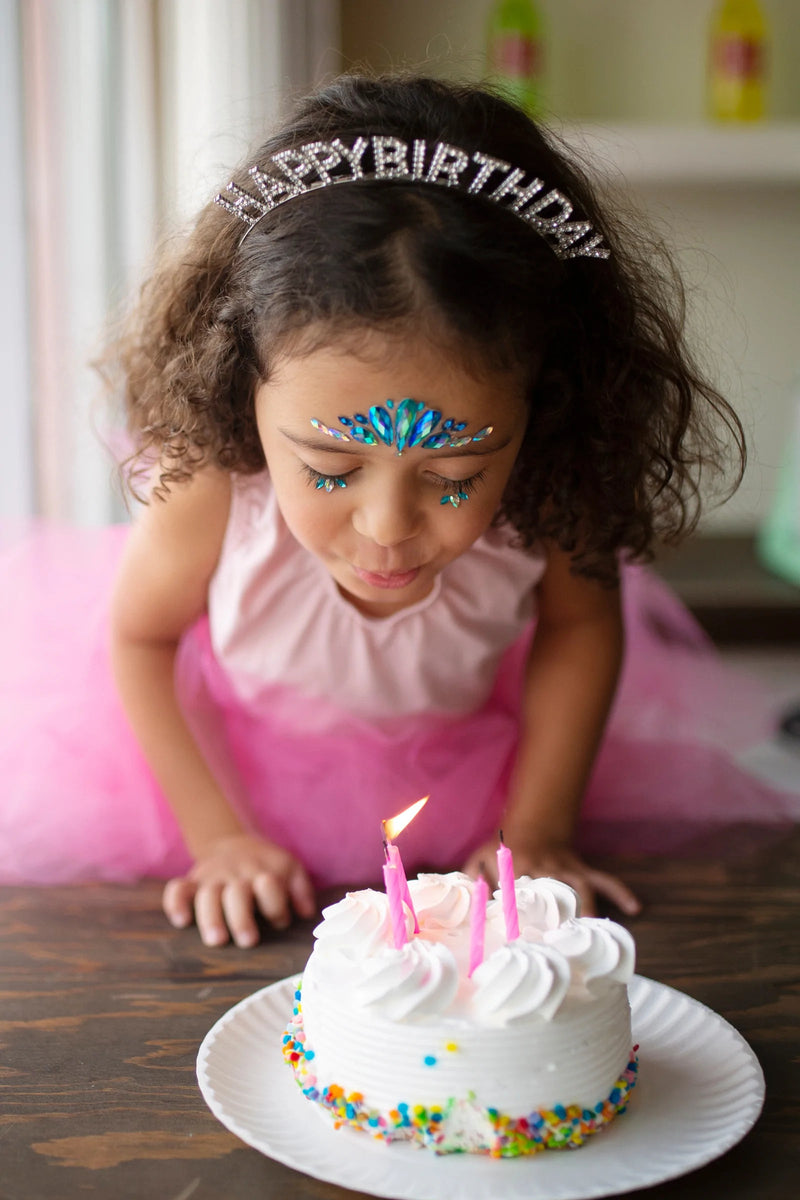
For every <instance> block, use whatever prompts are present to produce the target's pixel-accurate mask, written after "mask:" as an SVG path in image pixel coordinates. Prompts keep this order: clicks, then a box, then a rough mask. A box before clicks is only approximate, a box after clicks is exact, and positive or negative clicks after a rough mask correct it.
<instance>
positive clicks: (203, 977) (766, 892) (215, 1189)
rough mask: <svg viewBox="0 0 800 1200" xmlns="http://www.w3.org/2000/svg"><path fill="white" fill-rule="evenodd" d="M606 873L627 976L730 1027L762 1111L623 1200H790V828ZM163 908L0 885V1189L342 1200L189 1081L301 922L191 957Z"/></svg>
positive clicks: (67, 1199)
mask: <svg viewBox="0 0 800 1200" xmlns="http://www.w3.org/2000/svg"><path fill="white" fill-rule="evenodd" d="M697 849H698V848H697V847H695V851H697ZM721 849H724V854H722V853H721V852H720V851H721ZM606 865H607V866H609V867H610V868H612V869H614V870H617V871H618V872H619V873H620V874H622V875H623V876H624V877H625V878H626V879H627V880H628V881H629V882H630V883H631V884H632V885H633V886H634V887H635V888H636V889H637V891H638V892H639V894H640V896H641V897H642V899H643V900H644V901H645V906H646V907H645V911H644V913H643V915H642V916H641V917H639V918H637V919H636V920H635V921H633V922H630V926H631V928H632V929H633V931H634V933H635V936H636V940H637V945H638V951H639V964H638V969H639V971H640V972H641V974H643V975H647V976H649V977H650V978H653V979H657V980H660V981H661V982H663V983H668V984H671V985H672V986H674V987H676V988H679V989H680V990H681V991H685V992H687V993H688V994H689V995H691V996H693V997H695V998H696V999H698V1000H700V1001H702V1002H703V1003H705V1004H707V1005H709V1006H710V1007H711V1008H713V1009H715V1010H716V1011H717V1012H719V1013H721V1014H722V1015H723V1016H724V1017H725V1018H726V1019H727V1020H729V1021H731V1022H732V1023H733V1024H734V1025H735V1026H736V1027H737V1028H738V1029H739V1030H740V1031H741V1033H742V1034H743V1035H744V1036H745V1037H746V1038H747V1040H748V1041H749V1042H750V1044H751V1045H752V1046H753V1048H754V1049H755V1051H756V1053H757V1054H758V1057H759V1059H760V1060H761V1063H762V1066H763V1068H764V1072H765V1075H766V1079H767V1100H766V1105H765V1109H764V1112H763V1114H762V1116H761V1118H760V1120H759V1121H758V1123H757V1125H756V1127H755V1128H754V1130H753V1131H752V1132H751V1133H750V1134H749V1135H748V1136H747V1137H746V1138H745V1139H744V1141H742V1142H741V1143H740V1144H739V1145H738V1146H736V1147H734V1148H733V1149H732V1150H731V1151H729V1153H728V1154H726V1155H725V1156H723V1157H722V1158H721V1159H718V1160H717V1161H716V1162H714V1163H711V1164H709V1165H708V1166H706V1167H703V1168H702V1169H700V1170H698V1171H695V1172H693V1173H692V1174H690V1175H688V1176H685V1177H683V1178H682V1179H678V1180H673V1181H670V1182H667V1183H663V1184H660V1185H658V1186H656V1187H655V1188H649V1189H647V1190H646V1191H642V1192H641V1193H635V1194H634V1193H630V1195H631V1196H639V1197H641V1200H645V1197H647V1198H648V1200H675V1198H677V1197H680V1198H681V1200H708V1198H716V1197H723V1198H725V1200H739V1198H744V1197H747V1198H748V1200H750V1198H751V1197H758V1198H759V1200H784V1198H786V1200H788V1198H790V1197H791V1198H792V1200H794V1197H795V1196H796V1195H797V1194H798V1182H799V1181H800V1085H798V1071H797V1063H798V1060H799V1059H800V1029H799V1028H798V1026H799V1025H800V1021H799V1020H798V1018H800V965H799V964H800V953H799V951H800V834H798V833H796V832H793V833H791V834H790V835H783V834H781V835H779V836H776V835H774V834H773V835H769V834H766V835H765V834H763V833H762V834H760V835H758V836H756V831H753V830H739V831H738V832H736V836H731V837H728V838H727V839H725V840H723V841H720V839H718V838H716V839H714V840H713V841H711V842H709V845H708V847H707V852H706V856H705V857H703V858H699V857H693V858H683V859H669V860H659V859H629V860H626V861H624V862H623V861H613V860H608V861H607V863H606ZM159 897H160V888H159V885H158V884H155V883H147V884H143V885H139V886H129V887H128V886H125V887H115V886H111V885H97V886H85V887H74V888H62V887H59V888H52V889H34V888H8V889H5V890H0V1197H2V1200H72V1198H74V1197H84V1196H98V1197H108V1198H113V1200H129V1198H130V1200H134V1198H136V1200H139V1198H142V1197H148V1198H151V1197H153V1198H156V1197H157V1198H158V1200H210V1198H212V1197H213V1198H216V1197H220V1198H223V1200H245V1198H247V1200H250V1198H253V1200H255V1198H256V1197H258V1198H259V1200H261V1198H262V1197H280V1198H281V1200H311V1198H312V1197H313V1198H330V1200H334V1198H335V1200H345V1198H349V1200H355V1198H356V1197H357V1193H355V1192H351V1191H347V1190H345V1189H342V1188H339V1187H335V1186H333V1185H329V1184H325V1183H322V1182H319V1181H316V1180H313V1179H311V1178H309V1177H307V1176H304V1175H302V1174H300V1173H298V1172H295V1171H292V1170H290V1169H288V1168H286V1167H283V1166H281V1165H280V1164H278V1163H276V1162H273V1161H272V1160H270V1159H268V1158H265V1157H263V1156H262V1155H261V1154H259V1153H258V1152H257V1151H255V1150H251V1149H250V1148H248V1147H246V1146H244V1145H243V1144H242V1143H241V1142H240V1141H239V1140H238V1139H237V1138H236V1137H234V1136H233V1135H231V1134H229V1133H228V1132H227V1131H226V1130H225V1129H224V1128H223V1127H222V1126H221V1125H220V1124H219V1123H218V1122H217V1121H216V1120H215V1119H214V1117H213V1116H212V1115H211V1113H210V1112H209V1111H208V1109H207V1108H206V1106H205V1103H204V1102H203V1099H202V1096H201V1095H200V1092H199V1090H198V1087H197V1083H196V1080H195V1060H196V1056H197V1050H198V1047H199V1044H200V1042H201V1041H202V1039H203V1037H204V1036H205V1034H206V1032H207V1031H208V1029H209V1028H210V1027H211V1026H212V1025H213V1024H214V1022H215V1021H216V1020H217V1019H218V1017H220V1016H221V1015H222V1014H223V1013H224V1012H225V1011H226V1010H227V1009H228V1008H230V1007H231V1006H232V1005H233V1004H235V1003H237V1001H239V1000H241V999H242V998H243V997H245V996H247V995H249V994H250V993H251V992H254V991H256V990H257V989H258V988H260V987H263V986H264V985H265V984H267V983H269V982H271V981H274V980H278V979H283V978H285V977H286V976H287V975H291V974H293V973H295V972H298V971H299V970H301V969H302V966H303V964H304V962H305V960H306V957H307V955H308V952H309V948H310V945H311V928H312V923H306V924H301V925H297V926H296V927H295V928H293V929H292V930H291V931H289V932H288V933H285V934H277V935H276V934H268V935H267V936H266V937H265V940H264V942H263V943H262V945H261V946H259V947H258V948H257V949H255V950H249V951H241V950H236V949H234V948H231V947H228V948H225V949H218V950H207V949H204V948H203V947H202V946H201V944H200V942H199V940H198V938H197V935H196V933H195V931H194V930H186V931H180V932H179V931H175V930H172V929H171V928H170V927H169V926H168V925H167V924H166V922H165V920H164V918H163V917H162V916H161V913H160V909H159ZM420 1200H424V1197H420ZM454 1200H458V1198H456V1197H454Z"/></svg>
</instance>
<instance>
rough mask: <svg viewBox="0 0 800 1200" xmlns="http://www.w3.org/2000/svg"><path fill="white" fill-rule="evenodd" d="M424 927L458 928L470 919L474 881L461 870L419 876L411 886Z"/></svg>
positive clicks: (418, 917) (413, 898)
mask: <svg viewBox="0 0 800 1200" xmlns="http://www.w3.org/2000/svg"><path fill="white" fill-rule="evenodd" d="M408 888H409V891H410V892H411V900H412V902H413V905H414V908H415V909H416V913H417V919H418V921H419V924H420V929H421V930H423V929H424V930H425V931H427V930H433V929H457V928H458V927H459V926H461V925H463V923H464V921H465V920H467V919H468V916H469V910H470V905H471V904H472V880H471V879H470V877H469V875H464V874H463V872H461V871H451V872H450V873H449V874H448V875H419V876H418V877H417V878H416V879H412V880H411V881H410V882H409V885H408Z"/></svg>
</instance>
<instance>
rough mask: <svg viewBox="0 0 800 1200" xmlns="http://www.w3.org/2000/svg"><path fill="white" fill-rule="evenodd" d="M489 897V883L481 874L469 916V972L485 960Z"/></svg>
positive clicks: (476, 882) (474, 887) (473, 893)
mask: <svg viewBox="0 0 800 1200" xmlns="http://www.w3.org/2000/svg"><path fill="white" fill-rule="evenodd" d="M488 898H489V885H488V883H487V882H486V880H485V879H484V877H483V875H479V876H478V878H477V879H476V880H475V882H474V883H473V885H472V904H471V906H470V917H469V974H470V978H471V977H472V972H473V971H474V970H475V968H476V967H479V966H480V965H481V963H482V962H483V948H484V941H485V937H486V901H487V900H488Z"/></svg>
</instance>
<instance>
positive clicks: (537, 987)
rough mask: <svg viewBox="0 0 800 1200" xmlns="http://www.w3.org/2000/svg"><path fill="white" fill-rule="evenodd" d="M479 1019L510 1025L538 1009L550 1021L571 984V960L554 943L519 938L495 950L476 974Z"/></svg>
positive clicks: (475, 1002)
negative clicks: (556, 948) (535, 942)
mask: <svg viewBox="0 0 800 1200" xmlns="http://www.w3.org/2000/svg"><path fill="white" fill-rule="evenodd" d="M472 981H473V984H474V985H475V991H474V994H473V997H472V1005H471V1007H472V1012H473V1015H474V1016H475V1017H476V1019H477V1020H479V1021H483V1022H486V1023H487V1024H492V1025H506V1024H507V1023H508V1022H509V1021H513V1020H515V1019H516V1018H518V1017H527V1016H531V1015H533V1014H534V1013H535V1014H536V1015H537V1016H540V1017H542V1018H543V1020H545V1021H550V1020H552V1018H553V1017H554V1016H555V1014H556V1013H557V1012H558V1010H559V1008H560V1006H561V1002H562V1000H563V999H564V997H565V996H566V994H567V989H568V988H569V984H570V969H569V963H568V962H567V960H566V958H565V957H564V956H563V954H560V953H559V951H558V950H555V949H554V948H553V947H551V946H544V945H541V944H533V943H531V942H523V941H520V940H519V939H517V940H516V941H513V942H509V943H508V945H506V946H501V947H500V948H499V949H498V950H495V952H494V954H492V955H491V956H490V957H489V958H487V959H485V960H484V962H482V963H481V965H480V966H479V967H478V968H477V969H476V970H475V972H474V973H473V976H472Z"/></svg>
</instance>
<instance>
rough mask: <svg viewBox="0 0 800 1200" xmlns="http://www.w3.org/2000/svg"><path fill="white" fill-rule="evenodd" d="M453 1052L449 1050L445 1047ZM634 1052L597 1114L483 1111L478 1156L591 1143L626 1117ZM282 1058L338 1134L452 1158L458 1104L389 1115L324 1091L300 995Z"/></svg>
mask: <svg viewBox="0 0 800 1200" xmlns="http://www.w3.org/2000/svg"><path fill="white" fill-rule="evenodd" d="M447 1048H448V1049H450V1047H449V1046H448V1047H447ZM638 1049H639V1047H638V1046H634V1047H633V1050H632V1052H631V1056H630V1061H629V1062H628V1065H627V1066H626V1068H625V1070H624V1071H623V1072H622V1073H621V1075H620V1077H619V1079H617V1080H616V1081H615V1083H614V1086H613V1088H612V1089H611V1091H610V1093H609V1095H608V1096H607V1097H606V1099H605V1100H601V1101H600V1102H599V1103H598V1104H596V1105H595V1106H594V1107H593V1108H581V1107H580V1106H578V1105H575V1104H572V1105H567V1106H565V1105H561V1104H556V1105H555V1106H554V1107H553V1108H552V1109H537V1110H536V1111H534V1112H532V1113H528V1114H526V1115H525V1116H521V1117H511V1116H508V1115H507V1114H506V1113H501V1112H499V1111H498V1110H497V1109H494V1108H489V1109H484V1110H483V1116H484V1117H485V1118H486V1121H487V1127H488V1128H490V1129H491V1131H492V1132H491V1140H490V1141H489V1142H488V1144H487V1145H486V1146H484V1147H481V1148H479V1149H480V1152H482V1153H484V1154H488V1155H490V1156H491V1157H492V1158H517V1157H519V1156H520V1155H523V1154H537V1153H538V1152H539V1151H540V1150H574V1149H577V1147H578V1146H582V1145H583V1143H584V1142H585V1141H586V1139H587V1137H590V1136H591V1135H592V1134H594V1133H599V1132H600V1130H602V1129H604V1128H605V1126H606V1125H608V1123H609V1122H610V1121H612V1120H613V1119H614V1117H615V1116H617V1114H618V1113H623V1112H625V1109H626V1107H627V1104H628V1099H629V1097H630V1093H631V1092H632V1091H633V1088H634V1087H635V1085H636V1075H637V1070H638V1060H637V1057H636V1051H637V1050H638ZM283 1057H284V1059H285V1060H286V1062H287V1063H289V1065H290V1066H291V1068H292V1070H293V1072H294V1077H295V1079H296V1081H297V1083H298V1085H299V1087H300V1088H301V1090H302V1092H303V1095H304V1096H306V1097H307V1098H308V1099H309V1100H313V1101H315V1102H316V1103H317V1104H321V1105H322V1107H323V1108H325V1109H327V1111H328V1112H329V1113H330V1114H331V1116H332V1117H333V1120H334V1123H335V1126H336V1128H337V1129H338V1128H340V1127H341V1126H344V1125H346V1126H349V1127H351V1128H353V1129H360V1130H363V1131H364V1132H365V1133H369V1134H372V1136H373V1137H375V1138H377V1139H379V1140H381V1141H385V1142H394V1141H413V1142H416V1143H418V1144H419V1145H422V1146H426V1147H429V1148H430V1149H432V1150H435V1151H436V1152H437V1153H438V1154H447V1153H450V1152H451V1149H453V1148H451V1147H449V1146H447V1145H446V1140H447V1139H446V1134H445V1132H444V1127H445V1125H446V1121H447V1118H448V1116H449V1115H450V1113H451V1112H452V1110H453V1109H454V1108H455V1107H456V1104H457V1101H456V1100H455V1099H454V1098H453V1099H450V1100H448V1101H447V1103H446V1104H445V1105H444V1106H440V1105H432V1106H430V1107H429V1108H426V1107H424V1106H423V1105H421V1104H416V1105H412V1104H408V1103H407V1102H405V1101H403V1102H401V1103H398V1104H397V1105H395V1107H394V1108H392V1109H390V1110H389V1111H388V1112H386V1113H383V1112H380V1111H379V1110H377V1109H374V1108H370V1107H369V1106H368V1105H367V1104H366V1102H365V1100H364V1097H363V1096H362V1094H361V1093H360V1092H346V1091H345V1089H344V1088H343V1087H341V1086H340V1085H339V1084H336V1083H329V1084H326V1085H325V1086H322V1085H320V1084H319V1083H318V1081H317V1077H316V1075H315V1074H314V1057H315V1056H314V1051H313V1050H312V1049H310V1048H309V1047H308V1046H306V1045H305V1032H304V1030H303V1013H302V1005H301V991H300V989H299V988H298V989H297V990H296V991H295V993H294V1009H293V1012H292V1020H291V1021H290V1022H289V1024H288V1027H287V1029H286V1031H285V1033H284V1035H283Z"/></svg>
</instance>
